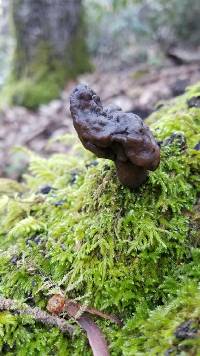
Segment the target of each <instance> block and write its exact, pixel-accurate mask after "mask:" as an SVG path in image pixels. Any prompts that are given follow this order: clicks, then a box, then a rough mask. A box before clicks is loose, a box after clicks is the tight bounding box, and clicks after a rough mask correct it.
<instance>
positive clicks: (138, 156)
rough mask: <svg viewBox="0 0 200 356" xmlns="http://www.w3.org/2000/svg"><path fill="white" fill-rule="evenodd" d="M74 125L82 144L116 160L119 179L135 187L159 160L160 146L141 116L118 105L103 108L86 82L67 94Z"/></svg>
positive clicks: (100, 155)
mask: <svg viewBox="0 0 200 356" xmlns="http://www.w3.org/2000/svg"><path fill="white" fill-rule="evenodd" d="M70 110H71V115H72V118H73V123H74V127H75V129H76V131H77V133H78V136H79V138H80V140H81V142H82V144H83V146H84V147H85V148H86V149H88V150H90V151H91V152H93V153H94V154H95V155H96V156H97V157H102V158H108V159H111V160H113V161H114V162H115V165H116V169H117V175H118V178H119V180H120V182H121V183H122V184H123V185H126V186H128V187H130V188H137V187H138V186H140V185H141V184H142V183H143V182H144V181H145V180H146V178H147V175H148V170H151V171H153V170H155V169H156V168H157V167H158V165H159V162H160V149H159V146H158V144H157V142H156V141H155V139H154V137H153V135H152V134H151V132H150V130H149V128H148V127H147V126H146V125H145V124H144V122H143V121H142V119H141V118H140V117H139V116H137V115H135V114H132V113H125V112H123V111H122V110H121V109H120V108H119V107H117V106H112V107H107V108H104V107H103V106H102V104H101V100H100V98H99V97H98V96H97V95H96V93H95V92H94V91H93V90H92V89H90V88H89V87H88V86H87V85H82V84H80V85H78V86H77V87H76V88H75V89H74V91H73V92H72V94H71V97H70Z"/></svg>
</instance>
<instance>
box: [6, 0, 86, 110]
mask: <svg viewBox="0 0 200 356" xmlns="http://www.w3.org/2000/svg"><path fill="white" fill-rule="evenodd" d="M11 11H12V18H13V23H14V30H15V33H14V35H15V38H16V49H15V54H14V60H13V72H12V81H14V83H16V84H17V85H16V86H15V89H14V91H13V96H12V99H13V101H14V103H17V104H21V105H25V106H28V107H31V108H35V107H37V106H38V105H39V104H40V103H44V102H48V101H49V100H50V99H53V98H54V97H56V96H58V94H59V92H60V89H62V88H63V86H64V84H65V82H66V81H67V79H69V78H74V77H75V76H76V75H77V74H79V73H82V72H84V71H87V70H88V69H89V61H88V55H87V50H86V46H85V39H84V25H83V9H82V1H81V0H75V1H74V0H68V1H66V0H35V1H33V0H11Z"/></svg>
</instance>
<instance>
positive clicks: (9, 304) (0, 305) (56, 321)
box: [0, 297, 74, 335]
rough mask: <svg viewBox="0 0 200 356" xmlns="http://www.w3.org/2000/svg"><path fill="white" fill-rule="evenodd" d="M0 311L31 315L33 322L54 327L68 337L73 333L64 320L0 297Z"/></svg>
mask: <svg viewBox="0 0 200 356" xmlns="http://www.w3.org/2000/svg"><path fill="white" fill-rule="evenodd" d="M0 310H9V311H14V312H16V313H17V314H26V315H31V316H32V317H33V318H34V319H35V320H37V321H39V322H41V323H43V324H46V325H51V326H56V327H57V328H58V329H60V330H61V331H62V332H63V333H69V334H70V335H71V334H72V333H73V331H74V327H73V326H72V325H69V324H68V323H67V322H66V320H65V319H62V318H59V317H57V316H53V315H50V314H49V313H47V312H45V311H43V310H41V309H40V308H37V307H35V308H31V307H29V306H28V305H26V304H24V303H23V304H19V302H18V301H15V300H12V299H7V298H4V297H0Z"/></svg>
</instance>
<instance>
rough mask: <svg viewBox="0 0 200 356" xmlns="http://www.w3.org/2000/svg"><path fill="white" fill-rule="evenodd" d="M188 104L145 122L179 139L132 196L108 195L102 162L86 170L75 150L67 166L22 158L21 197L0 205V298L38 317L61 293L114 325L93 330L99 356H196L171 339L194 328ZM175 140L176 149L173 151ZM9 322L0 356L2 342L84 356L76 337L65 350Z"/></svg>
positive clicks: (195, 186) (197, 164) (197, 123)
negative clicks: (99, 335) (100, 341)
mask: <svg viewBox="0 0 200 356" xmlns="http://www.w3.org/2000/svg"><path fill="white" fill-rule="evenodd" d="M191 92H194V89H193V88H192V89H191V91H189V92H188V93H187V95H186V96H183V97H180V98H179V99H176V101H173V104H172V106H170V105H168V108H163V109H162V115H161V111H160V112H158V113H156V114H155V115H154V116H153V117H151V118H150V119H149V122H150V121H151V122H152V127H153V129H154V130H155V132H156V134H157V136H158V138H159V139H160V140H163V139H166V138H167V136H168V135H171V134H172V133H174V130H176V131H177V130H178V132H180V131H181V132H182V136H180V135H179V136H176V135H174V136H173V137H174V139H173V140H172V139H171V141H166V140H165V142H164V143H163V145H162V149H161V164H160V167H159V168H158V169H157V170H156V171H155V172H152V173H151V174H150V176H149V179H148V181H147V182H146V184H145V185H144V186H142V187H141V188H140V189H138V190H137V191H135V192H133V191H130V190H129V189H128V188H124V187H122V186H121V185H120V184H119V182H118V180H117V177H116V172H115V168H114V164H113V163H112V162H109V161H106V160H103V159H101V160H100V159H98V160H96V161H95V162H94V161H93V160H94V157H93V156H92V155H91V154H90V153H88V152H86V151H85V150H84V149H83V148H80V146H76V149H75V150H74V155H72V156H71V158H70V159H69V158H68V159H66V156H65V155H61V154H58V155H53V156H52V157H51V158H49V159H48V160H47V159H44V158H41V157H38V156H36V155H35V154H32V153H29V155H30V169H29V174H27V175H26V177H25V181H24V184H23V188H22V189H21V190H18V192H19V193H17V192H16V193H15V192H14V193H12V190H9V195H3V194H1V196H2V197H1V200H0V248H1V251H2V252H1V259H0V292H1V293H2V294H3V296H5V297H10V298H15V299H19V300H21V301H26V302H27V303H29V300H30V298H31V300H32V302H34V303H35V304H36V305H37V306H39V307H41V308H45V306H46V303H47V301H48V298H49V295H51V294H54V293H56V292H59V291H60V288H61V289H62V290H63V291H64V292H65V294H66V295H67V296H68V297H70V298H77V300H80V301H81V302H82V303H85V304H87V305H88V304H89V305H91V306H94V307H96V308H98V309H101V310H105V311H106V312H108V313H115V314H117V315H119V316H120V317H121V318H122V319H123V320H124V327H123V328H119V327H117V326H114V325H113V324H111V323H109V322H108V321H102V320H99V321H98V324H99V325H100V327H101V328H102V330H103V331H104V333H105V334H106V337H107V339H108V342H109V345H110V350H111V355H160V354H164V353H165V352H166V351H167V350H168V349H170V348H171V347H172V348H173V352H174V355H176V354H177V355H178V354H179V349H180V348H181V347H183V350H184V352H186V351H185V349H184V347H185V348H187V350H189V351H188V352H190V351H191V352H193V354H194V352H196V350H198V347H199V344H198V341H197V339H196V338H194V339H187V340H186V341H183V340H181V341H180V340H176V337H175V336H174V332H175V331H176V328H177V327H178V325H180V324H181V323H182V322H184V321H185V320H192V321H193V322H194V323H197V316H198V313H199V297H200V294H199V291H198V288H197V285H198V282H199V279H200V272H199V271H200V268H199V267H200V266H199V261H200V252H199V245H198V243H196V242H197V241H199V231H198V230H197V226H198V220H197V217H198V204H197V198H198V195H199V193H200V178H199V170H200V154H199V151H195V150H194V149H193V145H194V144H196V143H197V142H198V140H199V136H198V134H199V128H200V109H187V104H186V100H187V98H188V97H189V96H190V95H191ZM196 92H197V93H198V91H196ZM183 109H184V110H183ZM172 110H173V112H174V117H175V118H176V120H173V119H172V117H173V115H172ZM156 115H157V119H158V121H156V120H155V119H156ZM183 117H184V118H185V117H186V118H187V120H186V119H184V120H185V121H184V122H185V125H183V122H182V118H183ZM167 118H168V119H167ZM168 125H169V127H168ZM183 134H184V135H185V137H186V138H187V142H188V148H186V147H185V145H182V143H181V142H180V138H181V139H182V138H183ZM167 142H168V143H167ZM94 163H95V164H94ZM46 184H48V185H51V186H52V190H51V191H50V192H49V193H48V194H46V195H44V194H42V193H41V192H40V191H41V190H40V189H41V187H42V186H44V185H46ZM194 206H195V208H194ZM5 320H6V322H5ZM14 322H15V327H13V319H12V317H11V316H10V314H9V315H8V320H7V318H4V324H5V323H6V327H5V326H4V324H3V330H4V334H0V340H1V343H0V345H2V346H1V347H2V350H3V347H5V344H8V342H7V341H4V340H12V342H13V344H11V346H9V347H10V348H11V352H14V353H15V354H16V355H21V354H23V353H21V352H23V351H22V350H23V349H25V350H26V353H29V354H33V355H35V354H36V353H39V354H41V355H50V354H51V353H52V352H54V354H56V355H64V354H65V355H66V354H67V352H68V354H69V353H71V354H73V355H79V354H83V355H90V350H89V348H88V346H87V342H86V339H85V337H84V335H83V334H82V333H81V332H80V330H77V334H76V336H75V338H74V339H73V341H71V340H70V339H68V338H67V337H63V335H61V333H60V332H58V330H57V329H52V335H51V333H50V334H49V332H48V331H47V329H46V328H45V327H44V326H42V325H39V324H38V323H36V324H35V323H34V326H33V327H32V328H31V332H30V327H29V323H30V321H27V320H24V317H18V319H17V321H14ZM31 323H33V321H31ZM0 324H1V321H0ZM31 325H32V324H31ZM22 327H23V338H24V339H23V340H24V341H23V342H22ZM1 335H3V336H1ZM38 335H42V336H41V338H42V345H41V341H40V340H41V338H40V337H39V336H38ZM55 335H56V338H57V343H55V338H54V337H55ZM159 337H160V338H161V340H160V339H159ZM38 338H39V339H38ZM35 340H36V341H35ZM183 344H184V345H183ZM9 345H10V344H9ZM22 345H23V346H22ZM60 345H63V346H62V347H63V350H64V351H63V352H61V351H60V350H61V346H60ZM66 349H67V351H66ZM44 350H45V351H44Z"/></svg>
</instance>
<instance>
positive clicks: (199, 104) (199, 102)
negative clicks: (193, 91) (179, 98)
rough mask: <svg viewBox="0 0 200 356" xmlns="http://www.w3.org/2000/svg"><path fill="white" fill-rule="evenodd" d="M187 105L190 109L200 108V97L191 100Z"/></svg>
mask: <svg viewBox="0 0 200 356" xmlns="http://www.w3.org/2000/svg"><path fill="white" fill-rule="evenodd" d="M187 104H188V107H189V108H200V95H198V96H193V97H192V98H190V99H189V100H188V101H187Z"/></svg>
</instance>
